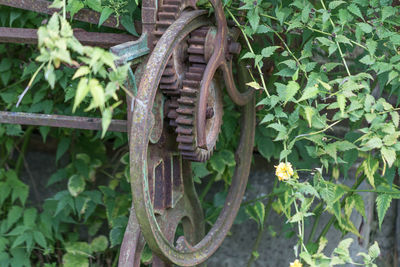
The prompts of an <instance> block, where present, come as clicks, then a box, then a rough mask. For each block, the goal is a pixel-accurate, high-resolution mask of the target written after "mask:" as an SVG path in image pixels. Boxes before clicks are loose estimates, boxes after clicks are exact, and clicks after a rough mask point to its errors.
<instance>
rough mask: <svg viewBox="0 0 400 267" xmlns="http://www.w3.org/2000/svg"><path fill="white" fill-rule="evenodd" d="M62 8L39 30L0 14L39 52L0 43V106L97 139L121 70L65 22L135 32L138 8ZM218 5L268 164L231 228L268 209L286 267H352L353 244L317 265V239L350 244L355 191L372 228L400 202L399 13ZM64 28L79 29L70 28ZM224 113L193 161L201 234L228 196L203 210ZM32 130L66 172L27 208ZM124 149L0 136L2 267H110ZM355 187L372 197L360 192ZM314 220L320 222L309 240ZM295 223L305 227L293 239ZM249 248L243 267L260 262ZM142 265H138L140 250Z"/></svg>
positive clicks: (18, 130) (387, 6) (229, 112)
mask: <svg viewBox="0 0 400 267" xmlns="http://www.w3.org/2000/svg"><path fill="white" fill-rule="evenodd" d="M64 3H65V2H64V1H60V0H56V1H54V4H53V5H54V6H55V7H57V8H61V11H60V13H59V14H58V13H57V14H55V15H53V16H52V17H51V18H47V19H48V21H46V22H45V24H46V25H41V24H42V22H43V20H44V19H46V17H45V16H43V17H41V16H38V15H37V14H34V13H32V12H25V11H20V10H16V9H10V8H6V7H2V6H0V26H13V27H29V28H40V30H39V39H40V41H39V49H37V47H35V46H27V45H9V44H7V45H5V44H1V45H0V55H1V57H0V80H1V83H2V87H1V88H0V98H1V102H0V109H1V110H10V111H27V112H38V113H57V114H66V115H71V114H73V113H74V114H75V115H83V114H84V115H85V116H96V115H97V113H98V112H100V113H101V114H102V117H103V129H104V130H106V129H107V126H108V123H109V122H110V119H111V117H112V116H113V117H114V118H124V117H125V111H124V110H125V109H126V107H124V104H123V103H122V101H120V100H119V99H123V97H124V96H123V94H124V93H125V92H126V90H125V89H124V86H123V81H124V79H125V78H126V75H127V70H128V67H127V66H122V67H118V68H117V67H116V66H115V65H114V62H113V60H114V59H115V58H114V57H113V56H112V55H111V54H110V53H108V52H107V51H104V50H102V49H100V48H91V47H83V46H82V45H81V44H79V42H77V41H76V39H75V38H74V37H73V34H72V32H71V26H70V24H71V23H72V22H69V21H67V20H66V16H65V12H70V13H71V15H72V16H73V15H74V14H75V13H76V12H78V11H79V10H80V9H81V8H84V7H88V8H91V9H94V10H95V11H98V12H101V19H100V22H99V24H100V25H101V24H102V23H103V22H104V21H105V20H106V19H107V18H108V17H109V16H110V15H111V14H113V15H116V16H117V17H118V18H120V19H119V20H120V22H121V24H122V25H123V26H124V27H125V28H126V29H127V31H128V32H130V33H132V34H136V32H135V31H134V26H133V21H132V17H135V18H136V19H140V17H139V16H140V15H139V14H140V12H139V11H140V9H139V8H138V3H137V2H135V1H126V0H108V1H100V0H86V1H83V0H69V1H68V2H67V5H66V6H65V5H64ZM202 4H204V3H202ZM224 4H225V10H226V16H227V17H228V18H229V19H231V20H233V22H234V23H236V24H237V26H238V27H239V28H240V29H241V31H242V39H243V47H244V49H243V51H242V54H241V56H240V60H241V62H239V63H241V64H247V62H250V64H249V66H248V69H249V72H250V74H251V77H252V78H253V81H251V82H249V83H248V85H249V86H250V87H252V88H254V90H257V92H258V94H257V97H258V104H257V110H258V114H257V118H258V122H259V124H258V126H257V129H256V144H255V145H256V148H257V150H258V152H259V153H260V154H261V155H262V156H263V157H264V158H265V159H266V160H268V161H270V162H274V163H276V165H277V178H276V182H275V186H274V189H273V191H272V193H271V194H269V195H266V196H265V197H262V198H261V199H256V200H253V201H248V202H246V203H245V205H243V208H242V210H241V212H240V216H239V217H238V219H237V221H238V222H239V221H243V217H244V215H245V214H247V216H248V217H249V218H252V219H254V220H255V221H256V222H257V223H258V227H259V231H260V236H261V233H262V232H263V231H265V229H266V228H267V227H266V225H267V224H268V214H269V213H270V211H271V210H272V209H273V210H274V211H275V212H277V213H279V214H283V215H284V216H286V217H287V219H288V223H289V224H290V225H292V231H293V232H294V233H296V234H297V236H298V237H299V242H298V246H297V248H296V249H295V252H294V253H295V256H296V257H297V258H298V259H299V260H298V261H297V263H294V264H298V265H294V264H293V266H301V263H300V262H302V263H303V264H308V265H310V266H330V265H340V264H343V263H345V262H353V259H351V258H350V256H349V251H348V250H349V246H350V243H351V239H345V240H343V241H342V242H341V243H340V244H339V245H338V247H337V248H336V249H335V251H334V252H333V253H332V255H330V256H326V255H324V254H323V249H324V247H325V245H326V243H327V240H326V238H325V235H326V233H327V232H328V230H329V229H330V228H331V227H333V226H336V227H337V228H338V229H340V230H341V231H342V232H343V233H348V232H351V233H354V234H355V235H358V236H359V233H358V229H357V228H356V227H355V226H354V224H353V223H352V221H351V220H350V215H351V214H352V212H353V210H354V211H356V212H358V213H359V214H360V215H362V216H363V217H364V219H365V220H366V218H365V217H366V215H365V204H364V200H363V198H362V197H361V195H360V194H359V193H360V192H361V191H363V192H365V191H368V192H371V194H372V193H376V194H377V198H376V210H377V217H378V222H379V226H380V225H381V224H382V221H383V219H384V216H385V213H386V211H387V210H388V208H389V206H390V203H391V201H392V199H398V198H399V197H400V191H399V187H398V185H396V184H395V183H394V179H395V177H396V176H397V175H398V171H399V170H398V168H399V166H400V161H399V160H398V158H397V155H398V154H399V151H400V146H399V144H398V138H399V136H400V131H399V130H398V128H399V121H400V117H399V113H398V110H399V108H398V104H399V102H400V94H399V86H400V76H399V72H400V69H399V67H398V66H399V64H398V62H399V61H400V55H399V50H398V47H399V45H400V34H399V33H398V27H400V17H399V16H398V15H399V8H398V7H397V6H396V5H395V3H393V2H392V1H386V0H381V1H378V0H374V1H367V0H356V1H351V2H345V1H323V0H321V1H305V0H296V1H286V0H282V1H262V0H256V1H253V0H251V1H250V0H246V1H244V2H243V3H241V5H237V3H236V2H235V3H232V1H224ZM206 6H207V5H206ZM236 6H237V7H236ZM239 6H240V7H239ZM72 26H73V27H75V26H79V27H83V28H86V29H90V26H89V25H86V24H82V23H77V24H72ZM96 30H97V29H96ZM99 30H101V31H108V30H107V29H103V28H99ZM21 51H23V53H21ZM44 80H46V81H47V82H44ZM26 85H28V87H26ZM126 93H129V92H126ZM17 102H18V105H16V104H17ZM19 102H20V103H19ZM225 103H226V105H225V113H224V124H223V127H222V133H221V136H220V138H219V143H218V144H217V151H216V153H215V154H214V155H213V157H212V158H211V160H210V161H209V162H207V163H205V164H200V163H197V164H193V172H194V175H195V179H196V181H197V182H198V183H206V185H205V186H204V190H203V191H202V192H200V198H201V200H202V203H203V206H204V207H205V209H206V220H207V222H208V223H210V224H212V223H213V222H214V221H215V219H216V216H217V215H218V212H219V210H220V209H221V205H222V204H223V200H224V197H225V195H226V193H225V192H221V193H218V194H217V195H215V196H214V197H213V199H212V200H211V201H210V200H208V199H207V198H205V195H206V194H207V192H208V191H209V189H210V188H211V186H212V185H213V183H215V182H222V183H224V185H225V187H227V186H229V183H230V177H231V176H232V171H233V168H234V166H235V159H234V154H233V151H234V147H235V145H236V143H237V133H238V132H237V131H238V129H237V128H238V127H237V121H238V120H237V118H238V117H239V113H237V112H236V111H235V109H234V106H233V104H232V103H231V102H230V100H229V98H228V97H226V99H225ZM96 109H97V110H96ZM97 116H98V115H97ZM38 133H40V135H41V137H42V139H43V141H46V140H48V139H55V140H58V146H57V150H56V161H57V162H60V159H61V161H62V159H64V162H67V164H64V165H65V166H64V165H62V164H59V167H60V168H59V169H58V170H57V172H56V173H55V174H53V175H52V176H51V178H50V179H49V181H48V186H50V187H51V186H53V185H54V184H59V185H62V186H64V188H63V190H62V191H59V192H57V193H55V194H54V196H52V197H51V198H49V199H46V200H45V201H44V203H43V205H41V206H40V207H34V206H33V205H32V198H31V197H28V195H29V192H30V191H29V188H28V186H27V185H26V184H24V183H23V182H21V180H20V178H19V176H20V175H21V170H22V166H24V169H27V166H28V163H27V162H26V160H25V158H24V157H25V156H24V155H25V152H26V148H27V144H28V143H29V140H30V139H31V138H32V136H35V135H37V134H38ZM102 135H103V138H102ZM126 142H127V138H126V136H124V135H123V134H118V133H108V132H106V131H103V132H102V133H96V132H90V131H77V130H70V129H50V128H48V127H27V128H25V127H24V128H22V127H20V126H16V125H0V206H1V208H0V233H1V235H0V265H1V266H3V265H5V266H7V265H11V266H23V265H30V263H32V264H36V263H39V264H46V266H56V265H58V264H61V263H62V262H63V263H64V264H65V266H73V265H79V266H85V265H86V266H87V265H88V264H89V263H91V264H97V265H113V264H115V263H116V261H117V257H118V256H117V254H118V246H119V245H120V243H121V239H122V234H123V231H124V227H125V225H126V223H127V218H128V213H129V207H130V202H131V201H130V188H129V180H128V179H127V177H128V173H129V171H128V166H127V160H128V155H127V154H126V152H127V148H126ZM110 155H112V156H110ZM278 164H279V165H278ZM352 169H356V171H352ZM344 179H345V180H346V184H347V185H344V184H343V183H342V181H343V180H344ZM364 181H365V182H367V183H368V184H369V188H370V189H368V190H359V186H360V185H361V184H362V183H363V182H364ZM63 182H64V183H63ZM365 182H364V183H365ZM263 200H266V205H264V204H263V203H264V202H263ZM244 210H245V211H246V212H244ZM323 213H330V214H332V217H331V219H330V220H329V222H328V224H326V225H325V226H324V227H323V230H322V232H321V233H319V236H318V237H315V234H316V229H317V226H318V223H319V218H320V216H321V215H322V214H323ZM307 221H309V222H310V223H313V225H312V229H311V231H310V235H309V236H308V237H305V234H304V232H305V231H304V228H305V225H306V223H307ZM258 242H259V241H256V244H255V246H254V250H253V253H252V255H251V258H250V261H249V264H251V262H252V261H254V260H256V258H257V256H258V254H259V252H258ZM378 256H379V247H378V245H377V244H376V243H375V244H373V245H372V246H371V248H370V250H369V253H368V254H362V257H363V263H362V264H363V265H366V266H374V263H373V261H374V260H375V259H376V258H377V257H378ZM143 258H144V260H146V261H148V259H149V253H148V252H147V253H145V254H144V255H143ZM360 264H361V263H360Z"/></svg>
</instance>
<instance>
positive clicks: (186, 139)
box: [176, 135, 194, 144]
mask: <svg viewBox="0 0 400 267" xmlns="http://www.w3.org/2000/svg"><path fill="white" fill-rule="evenodd" d="M176 141H178V142H180V143H187V144H192V143H193V141H194V137H193V136H191V135H179V136H178V137H177V138H176Z"/></svg>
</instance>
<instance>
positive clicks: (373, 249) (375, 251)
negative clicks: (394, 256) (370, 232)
mask: <svg viewBox="0 0 400 267" xmlns="http://www.w3.org/2000/svg"><path fill="white" fill-rule="evenodd" d="M380 254H381V250H380V249H379V245H378V242H376V241H375V242H374V244H373V245H372V246H370V247H369V249H368V255H369V256H370V257H371V258H372V259H376V258H378V256H379V255H380Z"/></svg>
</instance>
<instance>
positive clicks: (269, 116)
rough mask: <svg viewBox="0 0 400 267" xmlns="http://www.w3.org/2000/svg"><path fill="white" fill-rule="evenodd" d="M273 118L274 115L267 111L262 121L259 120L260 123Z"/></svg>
mask: <svg viewBox="0 0 400 267" xmlns="http://www.w3.org/2000/svg"><path fill="white" fill-rule="evenodd" d="M274 118H275V116H274V115H273V114H271V113H268V114H267V115H265V116H264V118H263V119H262V121H261V122H260V124H263V123H267V122H270V121H272V120H273V119H274Z"/></svg>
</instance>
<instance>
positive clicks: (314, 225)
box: [307, 202, 323, 244]
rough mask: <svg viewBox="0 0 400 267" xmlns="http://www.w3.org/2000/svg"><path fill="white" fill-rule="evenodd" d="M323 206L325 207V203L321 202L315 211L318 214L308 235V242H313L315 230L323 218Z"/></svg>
mask: <svg viewBox="0 0 400 267" xmlns="http://www.w3.org/2000/svg"><path fill="white" fill-rule="evenodd" d="M322 207H323V204H322V202H320V203H319V204H318V205H317V206H316V207H315V209H314V211H313V213H314V214H316V216H315V219H314V223H313V226H312V228H311V232H310V235H309V236H308V240H307V244H309V243H310V242H312V239H313V237H314V235H315V232H316V231H317V226H318V223H319V220H320V219H321V215H322Z"/></svg>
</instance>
